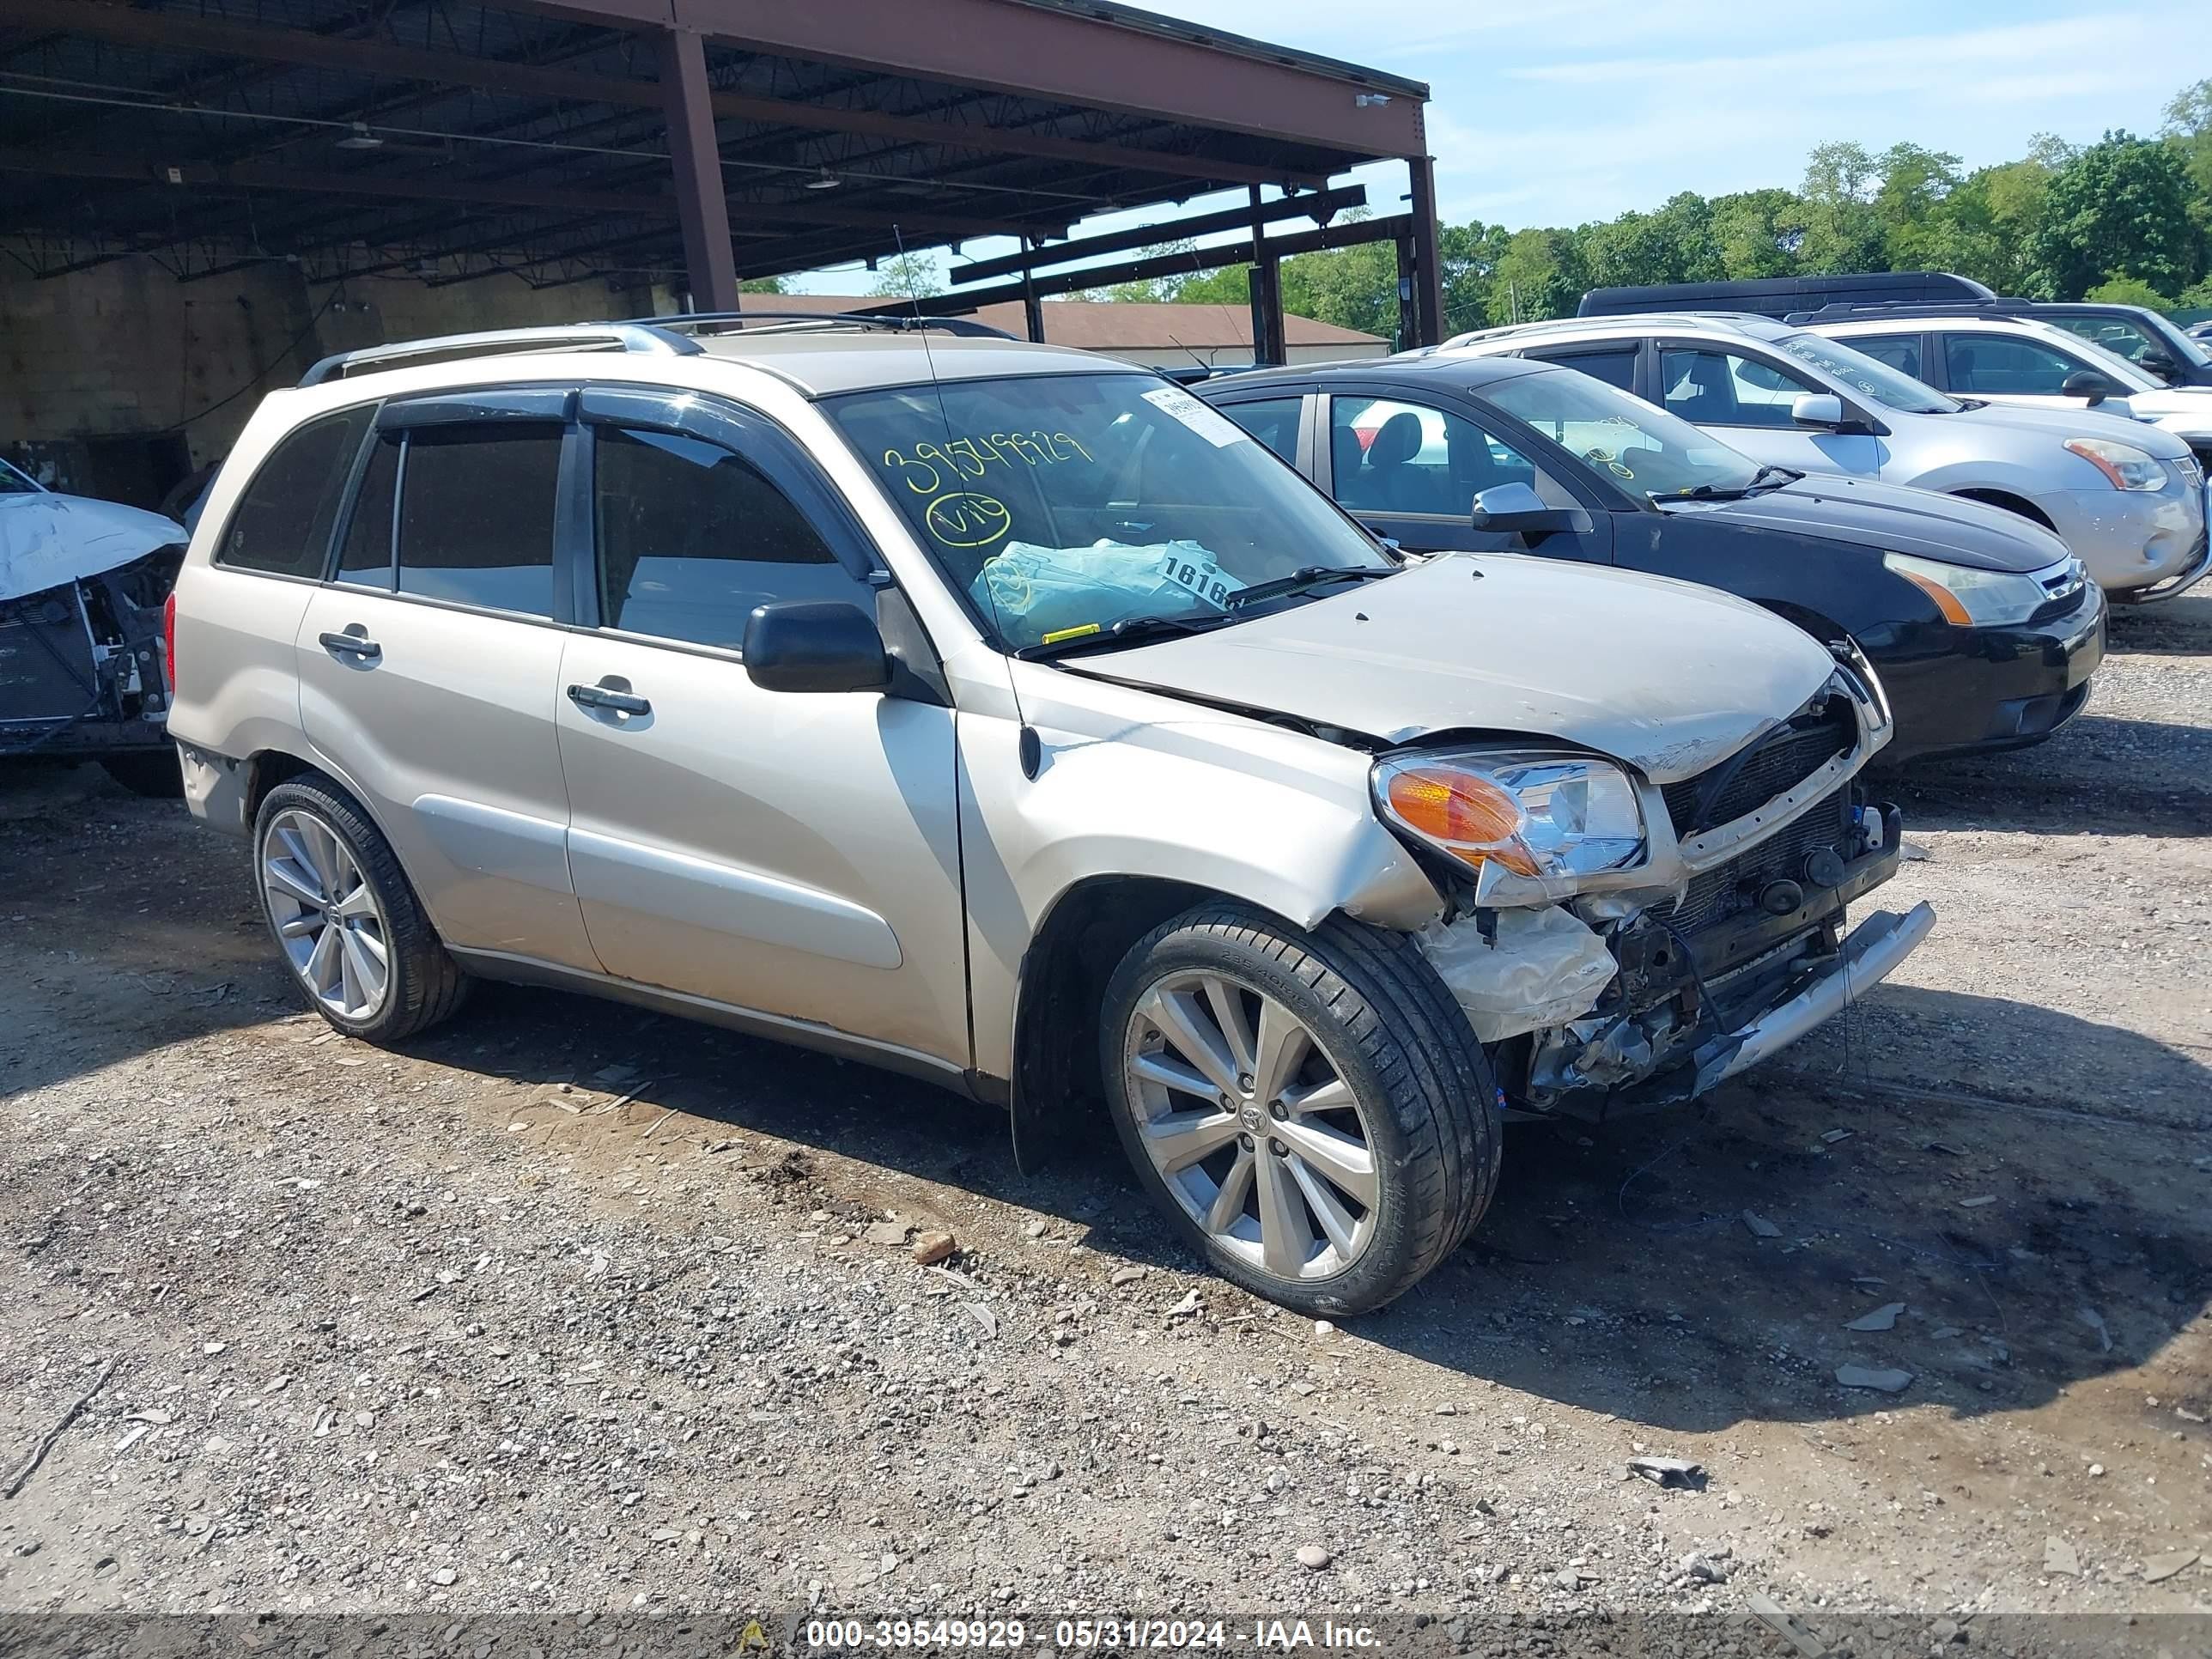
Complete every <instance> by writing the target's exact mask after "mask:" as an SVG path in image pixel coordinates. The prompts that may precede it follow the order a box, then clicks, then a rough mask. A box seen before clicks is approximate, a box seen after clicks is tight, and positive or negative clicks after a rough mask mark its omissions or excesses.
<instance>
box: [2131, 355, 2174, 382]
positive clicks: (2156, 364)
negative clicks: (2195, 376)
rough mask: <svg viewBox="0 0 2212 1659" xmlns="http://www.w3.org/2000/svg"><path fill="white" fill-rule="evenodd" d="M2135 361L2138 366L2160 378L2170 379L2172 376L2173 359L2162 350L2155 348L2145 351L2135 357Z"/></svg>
mask: <svg viewBox="0 0 2212 1659" xmlns="http://www.w3.org/2000/svg"><path fill="white" fill-rule="evenodd" d="M2136 365H2137V366H2138V367H2140V368H2146V369H2148V370H2149V371H2150V372H2151V373H2152V374H2155V375H2157V376H2158V377H2159V379H2160V380H2172V378H2173V371H2174V362H2173V359H2172V358H2171V357H2169V356H2166V353H2164V352H2163V351H2159V350H2156V349H2153V350H2150V351H2146V352H2144V353H2143V355H2142V356H2140V357H2138V358H2136Z"/></svg>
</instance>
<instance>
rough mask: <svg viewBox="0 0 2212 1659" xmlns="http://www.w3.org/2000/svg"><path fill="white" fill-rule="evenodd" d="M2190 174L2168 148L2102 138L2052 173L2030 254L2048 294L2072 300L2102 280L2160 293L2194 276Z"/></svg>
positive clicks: (2125, 136) (2121, 136)
mask: <svg viewBox="0 0 2212 1659" xmlns="http://www.w3.org/2000/svg"><path fill="white" fill-rule="evenodd" d="M2189 197H2190V192H2189V173H2188V169H2187V167H2186V165H2185V162H2184V161H2183V158H2182V156H2181V155H2180V153H2179V151H2178V150H2177V149H2174V148H2172V146H2169V145H2166V144H2163V143H2154V142H2153V141H2151V140H2149V139H2144V138H2137V137H2133V136H2131V135H2130V134H2129V133H2126V132H2108V133H2106V135H2105V137H2104V139H2103V141H2102V142H2101V143H2094V144H2091V145H2090V146H2088V147H2087V149H2083V150H2081V151H2080V152H2079V153H2078V154H2076V155H2074V156H2073V157H2072V158H2071V159H2070V160H2069V161H2067V162H2066V163H2065V165H2064V166H2063V167H2060V168H2058V170H2057V172H2056V173H2053V174H2052V175H2051V184H2050V186H2049V189H2048V190H2047V191H2045V198H2044V207H2043V214H2042V222H2041V224H2040V225H2039V227H2038V228H2037V232H2036V234H2035V238H2034V245H2035V251H2036V256H2037V258H2038V261H2039V264H2040V265H2041V267H2042V270H2043V274H2044V276H2045V280H2046V281H2047V282H2048V283H2049V284H2050V289H2051V294H2052V295H2053V296H2054V297H2055V298H2057V299H2061V300H2077V299H2079V298H2081V295H2083V294H2085V293H2086V292H2087V291H2088V289H2091V288H2092V287H2093V286H2094V285H2095V284H2097V283H2100V282H2101V281H2103V280H2104V279H2106V277H2108V276H2132V277H2134V278H2136V280H2138V281H2140V282H2142V283H2148V284H2149V285H2150V286H2151V287H2152V288H2154V289H2157V290H2158V292H2159V293H2160V294H2163V295H2173V294H2178V293H2179V292H2180V291H2181V289H2183V288H2184V287H2185V286H2186V285H2187V284H2188V283H2190V282H2191V281H2192V280H2193V279H2194V278H2195V277H2196V276H2197V258H2198V253H2199V247H2198V237H2197V228H2196V226H2195V225H2194V224H2193V223H2191V220H2190V216H2189Z"/></svg>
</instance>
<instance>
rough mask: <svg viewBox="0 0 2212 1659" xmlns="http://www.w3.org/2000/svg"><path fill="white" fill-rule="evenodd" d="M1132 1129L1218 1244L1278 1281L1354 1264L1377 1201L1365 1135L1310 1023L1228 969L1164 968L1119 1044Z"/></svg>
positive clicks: (1370, 1231)
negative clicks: (1169, 971) (1181, 970)
mask: <svg viewBox="0 0 2212 1659" xmlns="http://www.w3.org/2000/svg"><path fill="white" fill-rule="evenodd" d="M1123 1061H1124V1068H1125V1072H1126V1075H1127V1079H1128V1083H1129V1085H1130V1092H1131V1095H1132V1099H1131V1102H1130V1104H1131V1107H1132V1109H1133V1113H1134V1116H1135V1121H1136V1128H1137V1138H1138V1140H1139V1143H1140V1144H1141V1145H1142V1146H1143V1147H1144V1149H1145V1152H1146V1156H1147V1157H1149V1158H1151V1160H1152V1167H1153V1169H1154V1170H1157V1171H1158V1174H1159V1176H1160V1178H1161V1180H1162V1181H1163V1182H1165V1184H1166V1186H1167V1189H1168V1191H1169V1192H1170V1194H1172V1195H1173V1196H1174V1198H1175V1200H1176V1203H1177V1204H1179V1205H1180V1206H1182V1209H1183V1211H1184V1212H1185V1213H1186V1214H1187V1215H1188V1216H1189V1217H1190V1218H1191V1219H1192V1220H1193V1221H1194V1222H1195V1223H1196V1224H1197V1225H1198V1226H1199V1227H1200V1229H1202V1230H1203V1231H1205V1233H1206V1236H1207V1237H1208V1238H1209V1239H1210V1240H1212V1243H1214V1244H1215V1245H1216V1246H1217V1247H1218V1248H1220V1249H1225V1250H1227V1251H1229V1252H1231V1254H1233V1255H1237V1256H1239V1257H1241V1258H1243V1260H1245V1261H1248V1262H1249V1264H1250V1265H1251V1266H1252V1267H1256V1268H1259V1269H1260V1270H1261V1271H1262V1272H1265V1273H1270V1274H1273V1275H1274V1276H1275V1277H1277V1278H1280V1279H1322V1278H1328V1277H1330V1276H1332V1275H1334V1274H1336V1273H1342V1272H1344V1271H1345V1270H1346V1268H1348V1267H1351V1266H1352V1263H1353V1262H1355V1261H1358V1258H1359V1255H1360V1253H1361V1252H1362V1251H1364V1249H1366V1248H1367V1244H1368V1242H1369V1240H1370V1238H1372V1237H1373V1236H1374V1231H1375V1217H1376V1208H1377V1206H1378V1205H1379V1203H1380V1201H1381V1199H1380V1191H1381V1188H1380V1182H1379V1179H1378V1176H1377V1173H1376V1159H1375V1150H1374V1140H1373V1137H1372V1136H1371V1135H1370V1133H1369V1130H1368V1124H1367V1120H1366V1116H1365V1115H1364V1111H1363V1109H1362V1108H1361V1106H1360V1104H1359V1102H1358V1099H1357V1097H1355V1096H1354V1094H1353V1092H1352V1087H1351V1085H1349V1084H1347V1083H1346V1081H1345V1079H1344V1078H1343V1076H1342V1074H1341V1073H1340V1072H1339V1071H1338V1070H1337V1068H1336V1066H1335V1065H1334V1062H1332V1061H1331V1060H1330V1059H1329V1058H1328V1054H1327V1053H1326V1052H1325V1051H1324V1050H1323V1049H1322V1045H1321V1043H1320V1042H1318V1041H1317V1040H1316V1038H1315V1036H1314V1034H1313V1032H1312V1031H1311V1030H1310V1029H1309V1028H1308V1027H1307V1026H1306V1025H1305V1024H1304V1022H1303V1021H1301V1020H1300V1019H1299V1018H1298V1017H1297V1015H1296V1014H1293V1013H1292V1012H1291V1011H1290V1010H1289V1009H1288V1008H1287V1007H1285V1006H1284V1005H1283V1004H1282V1003H1280V1002H1279V1001H1277V1000H1275V999H1274V998H1273V997H1272V996H1270V995H1268V994H1267V993H1266V992H1264V991H1261V990H1259V989H1258V988H1256V987H1253V986H1249V985H1246V984H1243V983H1241V982H1239V981H1237V980H1236V979H1234V978H1232V977H1231V976H1229V975H1225V974H1223V973H1219V972H1215V971H1205V972H1193V973H1183V974H1174V975H1168V976H1166V977H1164V978H1163V979H1161V980H1159V981H1157V982H1155V983H1154V984H1153V985H1152V987H1151V988H1150V989H1149V990H1147V991H1146V993H1145V994H1144V995H1143V996H1142V997H1140V998H1139V999H1138V1001H1137V1006H1136V1008H1135V1010H1134V1012H1133V1013H1132V1014H1131V1015H1130V1018H1129V1025H1128V1030H1127V1035H1126V1037H1125V1042H1124V1048H1123Z"/></svg>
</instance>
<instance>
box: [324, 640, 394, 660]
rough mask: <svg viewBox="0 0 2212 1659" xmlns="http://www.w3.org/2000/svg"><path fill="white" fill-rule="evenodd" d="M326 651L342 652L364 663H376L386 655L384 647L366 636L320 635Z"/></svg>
mask: <svg viewBox="0 0 2212 1659" xmlns="http://www.w3.org/2000/svg"><path fill="white" fill-rule="evenodd" d="M316 637H317V638H318V639H319V640H320V641H322V642H323V649H324V650H325V651H342V652H344V653H346V654H347V655H349V656H354V657H359V658H360V659H362V661H363V662H374V661H375V660H376V659H378V658H379V657H380V656H382V655H383V654H384V647H382V646H380V645H379V644H378V643H377V642H376V641H374V640H372V639H370V638H369V637H368V635H365V634H319V635H316Z"/></svg>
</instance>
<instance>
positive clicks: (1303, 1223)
mask: <svg viewBox="0 0 2212 1659" xmlns="http://www.w3.org/2000/svg"><path fill="white" fill-rule="evenodd" d="M1101 1039H1102V1049H1103V1054H1102V1056H1101V1057H1102V1060H1103V1064H1104V1068H1105V1077H1106V1084H1107V1090H1106V1092H1107V1098H1108V1101H1109V1105H1110V1108H1111V1109H1112V1112H1113V1115H1114V1119H1115V1127H1117V1128H1118V1129H1119V1131H1120V1133H1121V1141H1122V1144H1123V1146H1125V1147H1126V1148H1127V1151H1128V1153H1129V1158H1130V1161H1131V1163H1132V1164H1134V1165H1135V1166H1136V1170H1137V1175H1138V1178H1139V1181H1141V1182H1143V1183H1144V1185H1145V1186H1146V1188H1147V1189H1148V1190H1149V1191H1150V1192H1151V1194H1152V1197H1153V1198H1154V1200H1156V1201H1158V1203H1159V1205H1160V1206H1161V1207H1162V1208H1163V1209H1164V1210H1165V1211H1166V1212H1167V1213H1168V1214H1169V1216H1170V1217H1171V1218H1173V1220H1174V1221H1175V1223H1176V1225H1177V1227H1178V1230H1179V1231H1181V1232H1182V1235H1183V1237H1185V1238H1186V1239H1187V1240H1188V1242H1189V1243H1191V1245H1192V1246H1193V1247H1194V1249H1197V1250H1198V1251H1200V1253H1201V1254H1202V1255H1204V1256H1205V1257H1206V1260H1207V1261H1208V1262H1209V1263H1210V1264H1211V1265H1212V1267H1214V1268H1215V1269H1216V1270H1217V1271H1218V1272H1219V1273H1222V1274H1223V1275H1224V1276H1225V1277H1226V1278H1228V1279H1233V1280H1235V1281H1236V1282H1237V1284H1239V1285H1243V1286H1244V1287H1245V1288H1246V1289H1248V1290H1249V1291H1254V1292H1255V1293H1256V1294H1258V1295H1260V1296H1263V1297H1267V1299H1268V1300H1269V1301H1272V1302H1275V1303H1279V1304H1281V1305H1282V1306H1284V1307H1286V1308H1290V1309H1293V1310H1296V1311H1297V1312H1300V1313H1307V1314H1316V1315H1323V1314H1325V1315H1344V1314H1357V1313H1363V1312H1365V1311H1367V1310H1370V1309H1373V1308H1377V1307H1380V1306H1382V1305H1383V1304H1385V1303H1387V1302H1389V1301H1390V1300H1391V1299H1392V1298H1393V1297H1396V1296H1398V1295H1399V1294H1401V1292H1402V1291H1405V1290H1407V1288H1408V1287H1409V1286H1411V1285H1413V1283H1414V1282H1415V1281H1416V1280H1417V1279H1420V1278H1421V1277H1422V1275H1423V1274H1425V1273H1427V1272H1429V1270H1430V1269H1431V1268H1432V1267H1435V1266H1436V1265H1437V1263H1438V1262H1439V1261H1443V1258H1444V1257H1445V1256H1446V1255H1449V1254H1450V1252H1451V1251H1452V1250H1453V1249H1455V1248H1456V1247H1457V1246H1458V1244H1459V1243H1460V1242H1461V1241H1462V1239H1463V1238H1465V1237H1466V1236H1467V1233H1468V1230H1469V1229H1470V1228H1472V1227H1473V1226H1474V1223H1475V1222H1476V1220H1477V1219H1479V1218H1480V1216H1481V1214H1482V1212H1483V1210H1484V1208H1485V1207H1486V1206H1487V1205H1488V1203H1489V1201H1490V1195H1491V1193H1492V1189H1493V1188H1494V1187H1495V1185H1496V1182H1497V1178H1498V1156H1499V1152H1500V1150H1501V1145H1500V1143H1501V1135H1500V1111H1499V1107H1498V1090H1497V1085H1496V1083H1495V1082H1494V1080H1493V1079H1492V1073H1491V1070H1490V1066H1489V1064H1488V1062H1487V1060H1486V1059H1485V1057H1484V1055H1483V1053H1482V1049H1481V1047H1480V1044H1479V1043H1478V1042H1476V1041H1475V1038H1474V1032H1473V1030H1471V1029H1470V1028H1469V1026H1468V1023H1467V1019H1466V1017H1465V1016H1464V1015H1463V1014H1462V1012H1460V1010H1459V1008H1458V1007H1457V1006H1456V1005H1455V1003H1454V1002H1453V1001H1452V1000H1451V998H1450V995H1449V993H1448V992H1447V991H1446V990H1445V988H1444V987H1443V983H1442V982H1441V981H1439V980H1438V979H1437V976H1436V975H1435V973H1434V972H1433V971H1432V970H1431V969H1430V968H1429V966H1428V964H1427V963H1426V962H1425V960H1423V959H1422V957H1420V954H1419V949H1418V947H1417V946H1415V945H1414V944H1413V941H1412V940H1411V939H1408V938H1407V937H1406V936H1404V935H1402V934H1395V933H1386V932H1383V931H1382V930H1380V929H1376V928H1372V927H1364V926H1363V925H1361V924H1359V923H1358V922H1353V921H1346V920H1343V919H1341V918H1332V919H1331V920H1330V921H1326V922H1324V923H1323V924H1322V926H1321V927H1319V928H1317V929H1316V930H1315V931H1314V932H1312V933H1306V932H1305V931H1304V930H1302V929H1299V928H1297V927H1291V926H1290V925H1289V924H1288V923H1285V922H1284V921H1281V920H1280V919H1279V918H1276V917H1273V916H1269V915H1266V914H1265V913H1264V912H1261V911H1258V910H1255V909H1250V908H1246V907H1244V906H1242V905H1236V904H1221V905H1208V906H1205V907H1202V908H1199V909H1196V910H1193V911H1191V912H1188V914H1186V915H1182V916H1179V917H1177V918H1176V919H1175V920H1174V921H1170V922H1167V923H1165V924H1164V925H1163V926H1162V927H1158V928H1156V929H1155V930H1154V931H1153V932H1152V933H1150V934H1148V935H1146V937H1145V938H1144V939H1140V940H1139V941H1138V943H1137V944H1136V945H1135V946H1134V947H1133V948H1132V949H1131V951H1129V954H1128V955H1127V957H1124V958H1123V959H1122V962H1121V966H1120V968H1119V969H1116V970H1115V974H1114V976H1113V978H1112V980H1111V981H1110V982H1109V985H1108V987H1107V990H1106V1000H1105V1006H1104V1010H1103V1018H1102V1020H1101Z"/></svg>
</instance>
